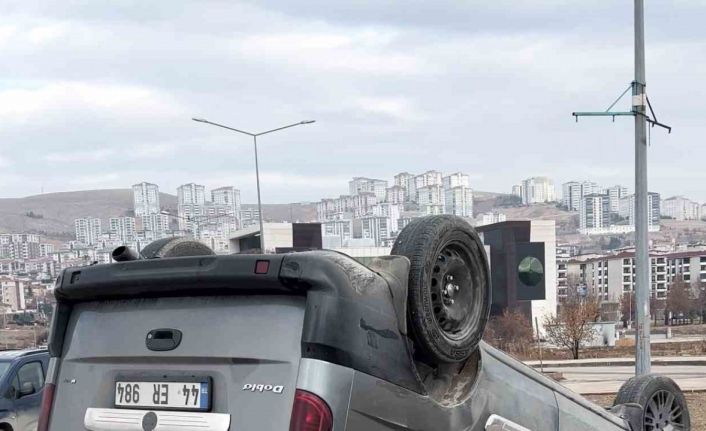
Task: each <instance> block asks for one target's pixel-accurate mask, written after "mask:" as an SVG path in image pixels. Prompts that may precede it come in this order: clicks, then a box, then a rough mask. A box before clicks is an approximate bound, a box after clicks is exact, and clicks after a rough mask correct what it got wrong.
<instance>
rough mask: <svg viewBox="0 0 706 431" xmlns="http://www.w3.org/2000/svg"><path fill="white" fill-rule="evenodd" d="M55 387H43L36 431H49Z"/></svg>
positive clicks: (50, 384) (53, 385)
mask: <svg viewBox="0 0 706 431" xmlns="http://www.w3.org/2000/svg"><path fill="white" fill-rule="evenodd" d="M55 390H56V385H55V384H53V383H47V384H46V385H44V390H43V394H42V405H41V407H40V409H39V425H38V426H37V431H49V416H51V407H52V404H54V391H55Z"/></svg>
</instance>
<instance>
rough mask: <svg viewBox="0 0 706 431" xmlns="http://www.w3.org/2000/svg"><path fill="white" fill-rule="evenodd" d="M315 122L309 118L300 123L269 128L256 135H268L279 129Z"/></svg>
mask: <svg viewBox="0 0 706 431" xmlns="http://www.w3.org/2000/svg"><path fill="white" fill-rule="evenodd" d="M313 122H314V121H312V120H309V121H300V122H298V123H294V124H290V125H288V126H283V127H278V128H276V129H272V130H268V131H266V132H260V133H256V134H255V136H261V135H266V134H268V133H272V132H276V131H278V130H283V129H289V128H290V127H294V126H301V125H303V124H311V123H313Z"/></svg>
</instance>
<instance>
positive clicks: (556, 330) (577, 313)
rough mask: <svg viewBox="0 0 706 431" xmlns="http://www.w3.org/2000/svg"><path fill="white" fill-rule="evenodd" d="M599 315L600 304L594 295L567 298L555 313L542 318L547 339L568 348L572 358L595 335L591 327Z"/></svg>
mask: <svg viewBox="0 0 706 431" xmlns="http://www.w3.org/2000/svg"><path fill="white" fill-rule="evenodd" d="M599 315H600V305H599V302H598V299H597V298H596V297H595V296H587V297H585V298H578V297H577V298H574V299H568V298H567V301H566V302H564V304H563V305H562V307H561V309H560V310H559V312H558V313H557V314H556V315H552V316H547V317H545V318H544V329H545V331H546V334H547V340H549V342H551V343H552V344H555V345H557V346H559V347H563V348H566V349H568V350H569V351H570V352H571V355H572V357H573V358H574V359H578V358H579V352H580V351H581V348H582V347H583V346H585V344H586V343H588V342H589V341H591V340H592V339H593V337H594V336H595V335H596V332H595V330H594V329H593V322H595V321H596V320H597V319H598V317H599Z"/></svg>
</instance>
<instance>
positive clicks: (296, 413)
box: [289, 389, 333, 431]
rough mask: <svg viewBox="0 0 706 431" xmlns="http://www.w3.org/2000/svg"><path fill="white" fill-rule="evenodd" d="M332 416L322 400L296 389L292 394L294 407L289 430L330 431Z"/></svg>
mask: <svg viewBox="0 0 706 431" xmlns="http://www.w3.org/2000/svg"><path fill="white" fill-rule="evenodd" d="M332 428H333V416H332V415H331V409H329V407H328V405H327V404H326V402H325V401H324V400H322V399H321V398H319V397H317V396H316V395H314V394H312V393H311V392H306V391H302V390H299V389H297V392H296V393H295V394H294V408H293V409H292V421H291V422H290V424H289V431H331V429H332Z"/></svg>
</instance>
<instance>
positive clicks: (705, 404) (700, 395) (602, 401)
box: [586, 392, 706, 431]
mask: <svg viewBox="0 0 706 431" xmlns="http://www.w3.org/2000/svg"><path fill="white" fill-rule="evenodd" d="M685 396H686V402H687V403H688V404H689V415H690V416H691V431H706V392H689V393H686V394H685ZM586 398H588V399H589V400H591V401H593V402H594V403H597V404H598V405H600V406H603V407H609V406H611V405H613V400H614V399H615V395H586Z"/></svg>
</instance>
